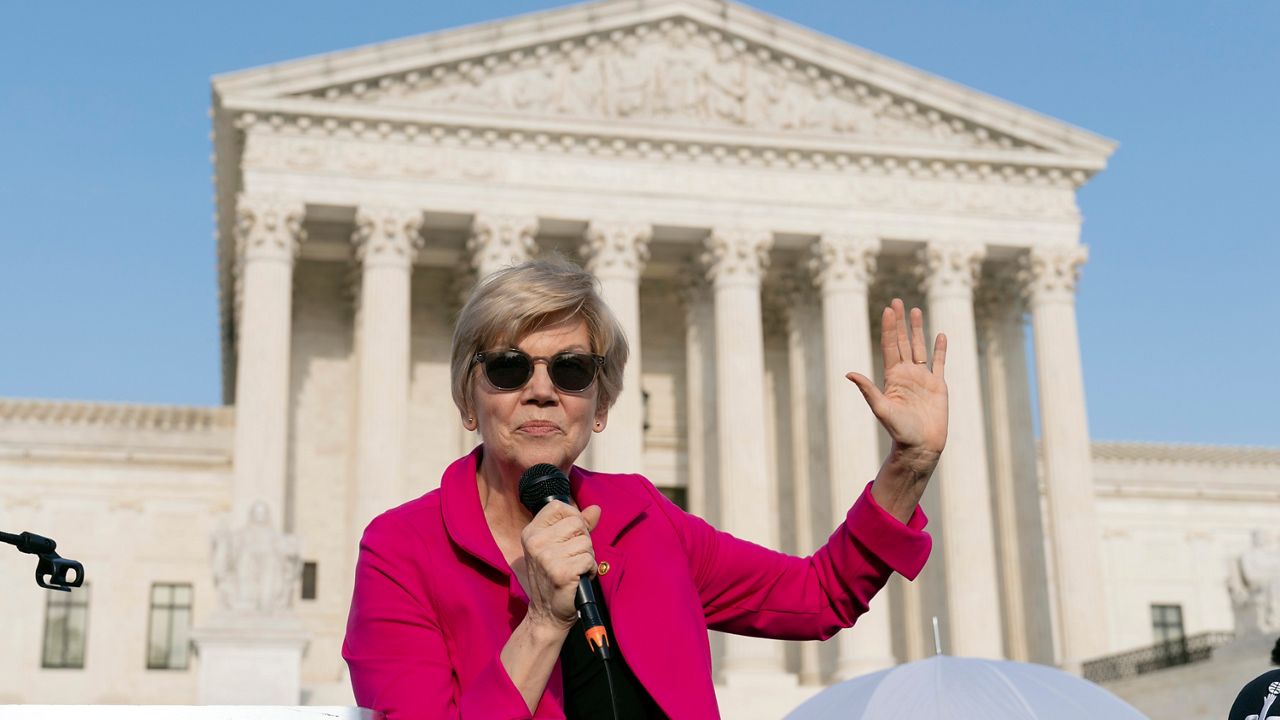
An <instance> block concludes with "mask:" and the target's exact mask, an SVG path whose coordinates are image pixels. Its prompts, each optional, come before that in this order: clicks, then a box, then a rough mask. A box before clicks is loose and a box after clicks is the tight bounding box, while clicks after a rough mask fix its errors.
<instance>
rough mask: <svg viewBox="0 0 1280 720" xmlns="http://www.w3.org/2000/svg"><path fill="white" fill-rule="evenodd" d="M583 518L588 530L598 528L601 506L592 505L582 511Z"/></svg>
mask: <svg viewBox="0 0 1280 720" xmlns="http://www.w3.org/2000/svg"><path fill="white" fill-rule="evenodd" d="M582 519H583V520H585V521H586V523H587V531H588V532H590V531H592V530H595V529H596V525H597V524H598V523H599V522H600V506H599V505H592V506H591V507H589V508H586V509H585V510H583V511H582Z"/></svg>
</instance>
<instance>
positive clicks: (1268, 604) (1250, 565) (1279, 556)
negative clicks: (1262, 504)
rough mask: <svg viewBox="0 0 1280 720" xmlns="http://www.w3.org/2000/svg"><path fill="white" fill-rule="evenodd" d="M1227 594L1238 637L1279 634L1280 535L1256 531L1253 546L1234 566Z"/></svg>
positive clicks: (1230, 574) (1270, 531)
mask: <svg viewBox="0 0 1280 720" xmlns="http://www.w3.org/2000/svg"><path fill="white" fill-rule="evenodd" d="M1227 590H1228V592H1230V594H1231V605H1232V608H1233V609H1234V611H1235V617H1236V633H1237V634H1239V635H1247V634H1254V633H1276V632H1280V533H1277V532H1276V531H1274V530H1264V529H1258V530H1254V531H1253V533H1252V546H1251V547H1250V548H1249V549H1248V550H1246V551H1245V552H1243V553H1242V554H1241V555H1240V556H1239V557H1238V558H1236V559H1235V560H1233V561H1232V562H1231V566H1230V569H1229V571H1228V573H1227Z"/></svg>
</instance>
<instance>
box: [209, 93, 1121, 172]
mask: <svg viewBox="0 0 1280 720" xmlns="http://www.w3.org/2000/svg"><path fill="white" fill-rule="evenodd" d="M224 109H225V111H227V112H229V113H232V114H233V117H234V125H235V127H236V128H237V129H239V130H241V131H242V132H245V133H246V134H247V135H249V136H250V137H259V138H269V137H294V138H299V137H301V138H309V139H313V140H335V139H346V140H361V141H366V142H368V141H373V142H379V143H381V142H387V143H393V142H394V143H410V144H413V145H423V146H431V147H451V148H462V149H471V150H496V151H501V152H506V151H510V150H513V149H517V150H526V151H537V152H545V153H550V154H564V155H576V156H582V155H587V156H594V157H602V158H634V159H645V160H658V161H664V162H672V161H675V162H679V161H685V162H692V163H700V164H704V163H712V164H716V165H722V166H725V167H730V168H741V167H766V168H782V169H798V170H828V171H845V172H853V173H858V174H865V175H881V176H897V177H909V178H912V179H923V180H936V179H943V180H961V181H970V182H987V183H993V184H1003V185H1017V186H1032V187H1045V188H1052V189H1062V190H1074V189H1076V188H1078V187H1080V186H1081V185H1083V184H1084V183H1085V182H1087V181H1088V179H1089V178H1090V177H1091V176H1092V175H1093V174H1094V173H1095V172H1097V171H1099V170H1101V169H1102V168H1103V167H1104V166H1105V162H1099V161H1096V160H1094V159H1090V158H1071V157H1063V156H1059V155H1052V154H1047V153H1041V152H1032V151H994V150H988V149H983V148H960V147H938V146H925V145H912V144H894V143H893V142H892V141H876V142H870V141H856V140H841V139H838V138H836V139H832V138H824V137H818V136H806V135H762V134H760V133H758V132H753V131H750V130H733V129H700V128H686V127H675V126H656V125H652V124H650V125H645V124H619V123H603V122H600V121H595V120H580V119H573V118H555V119H551V118H525V117H519V116H515V115H511V114H506V113H499V112H494V113H477V112H471V111H451V110H447V109H442V110H432V111H426V110H410V109H405V108H387V107H371V106H359V105H355V106H348V105H334V104H332V103H321V102H317V101H314V100H303V99H283V100H281V99H269V100H259V99H236V100H228V101H227V102H226V103H225V105H224Z"/></svg>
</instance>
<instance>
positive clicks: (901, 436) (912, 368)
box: [845, 298, 947, 481]
mask: <svg viewBox="0 0 1280 720" xmlns="http://www.w3.org/2000/svg"><path fill="white" fill-rule="evenodd" d="M909 317H910V323H911V325H910V328H908V327H907V322H908V314H907V312H906V308H905V307H904V306H903V303H902V300H900V299H898V298H894V300H893V303H892V304H891V306H890V307H887V308H885V309H884V312H883V313H882V314H881V316H880V351H881V353H882V354H883V355H884V389H883V390H881V389H880V388H878V387H876V384H875V383H874V382H872V381H871V380H870V379H868V378H867V377H866V376H865V375H861V374H859V373H855V372H851V373H848V374H846V375H845V377H847V378H849V379H850V380H852V381H853V383H854V384H855V385H857V386H858V389H859V390H861V391H862V395H863V397H865V398H866V400H867V404H868V405H869V406H870V407H871V412H872V413H874V414H875V416H876V419H878V420H879V421H880V424H881V425H883V426H884V429H885V430H886V431H888V433H889V438H890V439H891V440H892V441H893V449H892V451H891V452H890V458H889V460H888V461H886V465H888V464H889V463H891V462H892V463H897V464H898V465H899V466H900V467H901V468H902V469H905V470H906V471H908V472H909V474H910V475H911V476H913V478H914V479H916V480H924V481H927V480H928V477H929V475H930V474H931V473H932V472H933V469H934V467H935V466H936V465H937V464H938V458H939V456H940V455H941V454H942V448H943V447H944V446H945V445H946V444H947V383H946V380H945V379H944V371H945V369H946V360H947V336H946V335H943V334H941V333H939V334H938V336H937V339H936V340H935V341H934V345H933V354H932V355H933V367H932V368H931V367H930V366H929V351H928V345H927V344H926V343H925V339H924V314H923V313H921V312H920V308H912V309H911V313H910V316H909ZM881 475H882V476H883V475H884V471H883V470H882V472H881ZM878 479H879V478H878Z"/></svg>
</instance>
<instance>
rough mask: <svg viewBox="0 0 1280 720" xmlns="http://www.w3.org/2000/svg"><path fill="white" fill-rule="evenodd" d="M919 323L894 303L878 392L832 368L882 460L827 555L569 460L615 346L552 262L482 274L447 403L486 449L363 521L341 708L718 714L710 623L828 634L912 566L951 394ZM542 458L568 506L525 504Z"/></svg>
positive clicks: (560, 265) (584, 283) (571, 274)
mask: <svg viewBox="0 0 1280 720" xmlns="http://www.w3.org/2000/svg"><path fill="white" fill-rule="evenodd" d="M923 328H924V320H923V317H922V316H921V313H920V311H919V310H918V309H913V310H912V311H911V313H910V316H909V317H908V316H907V314H906V312H905V310H904V308H903V305H902V302H901V301H900V300H894V301H893V304H892V307H890V308H885V310H884V313H883V315H882V331H881V349H882V351H883V353H884V367H885V387H884V389H883V390H881V389H880V388H878V387H876V385H875V384H874V383H873V382H872V381H871V380H869V379H868V378H866V377H865V376H863V375H859V374H857V373H852V372H851V373H849V374H848V376H847V377H848V378H849V379H850V380H851V381H853V383H854V384H855V385H856V386H857V388H858V389H859V390H860V391H861V392H862V394H863V396H864V397H865V398H866V401H867V403H868V404H869V405H870V407H871V411H872V412H873V413H874V414H875V416H876V417H877V418H878V419H879V421H880V422H881V424H882V425H884V427H885V429H886V430H887V431H888V433H889V437H890V439H891V440H892V449H891V450H890V452H889V456H888V457H887V458H886V459H885V461H884V464H883V465H882V466H881V468H880V471H879V473H878V474H877V475H876V477H875V479H874V480H873V481H872V482H871V483H869V484H868V486H867V488H866V490H864V491H863V493H862V495H861V496H860V497H859V498H858V500H857V501H856V502H855V503H854V505H853V507H852V508H851V509H850V510H849V512H848V515H847V516H846V518H845V521H844V522H843V523H842V524H841V525H840V526H839V527H838V528H836V529H835V531H834V532H833V533H832V535H831V537H830V539H829V540H828V541H827V543H826V545H825V546H823V547H822V548H821V549H820V550H818V551H817V552H815V553H814V554H813V555H812V556H810V557H806V558H800V557H792V556H790V555H786V554H783V553H779V552H775V551H773V550H769V549H766V548H763V547H760V546H758V545H755V544H752V543H750V542H747V541H745V540H740V539H738V538H735V537H733V536H732V535H729V534H727V533H724V532H721V531H719V530H716V529H715V528H713V527H711V526H710V525H708V524H707V523H706V522H705V521H703V520H702V519H700V518H698V517H697V516H694V515H690V514H688V513H686V512H684V511H683V510H681V509H680V508H679V507H677V506H676V505H674V504H673V503H672V502H670V501H669V500H667V499H666V498H665V497H664V496H663V495H662V494H661V493H659V492H658V491H657V490H656V489H655V488H654V486H653V485H652V484H651V483H650V482H649V481H648V480H646V479H645V478H644V477H643V476H640V475H616V474H605V473H597V472H592V471H590V470H587V469H584V468H581V467H578V466H576V465H574V463H575V462H576V461H577V459H578V457H579V456H580V455H581V454H582V451H583V450H584V449H585V448H586V447H587V443H588V442H589V441H590V439H591V434H592V433H595V432H600V431H602V430H604V428H605V425H606V423H607V422H608V417H609V407H610V405H611V404H612V403H613V401H614V400H615V399H616V398H617V397H618V393H619V392H621V391H622V371H623V367H624V366H625V364H626V361H627V340H626V338H625V337H624V336H623V333H622V330H621V328H620V326H619V325H618V322H617V320H616V319H615V318H614V317H613V315H612V313H611V312H610V311H609V308H608V307H607V306H606V305H605V303H604V301H603V300H602V299H601V298H600V296H599V295H598V294H597V292H596V284H595V279H594V278H593V277H592V276H591V275H590V274H588V273H586V272H584V271H583V270H581V269H580V268H578V267H576V266H574V265H572V264H570V263H569V262H567V261H564V260H540V261H534V262H528V263H525V264H523V265H519V266H516V267H513V268H509V269H506V270H502V271H500V272H498V273H495V274H494V275H492V276H490V277H489V278H487V279H485V280H484V281H483V282H482V283H480V284H479V286H478V287H477V288H476V289H475V291H474V292H473V293H472V295H471V297H470V299H469V300H468V301H467V303H466V305H465V306H464V307H463V309H462V312H461V314H460V316H459V318H458V323H457V327H456V329H455V330H454V335H453V348H452V359H451V382H452V391H453V401H454V403H455V404H456V405H457V406H458V410H459V412H460V413H461V416H462V423H463V425H464V426H465V427H466V428H467V429H469V430H478V431H479V433H480V438H481V441H482V442H481V444H480V445H479V446H478V447H477V448H476V449H475V450H474V451H472V452H471V453H470V454H469V455H467V456H465V457H462V458H460V459H458V460H456V461H455V462H453V464H451V465H450V466H449V467H448V468H446V469H445V471H444V474H443V476H442V477H441V481H440V488H439V489H438V490H433V491H431V492H429V493H427V494H426V495H423V496H422V497H420V498H418V499H416V500H412V501H410V502H408V503H405V504H404V505H401V506H399V507H397V508H394V509H392V510H389V511H387V512H385V513H383V514H382V515H380V516H379V517H377V518H376V519H375V520H374V521H373V522H372V523H370V524H369V527H368V529H366V530H365V533H364V537H363V539H362V541H361V543H360V556H359V561H358V563H357V567H356V578H355V592H354V596H353V598H352V601H351V613H350V617H349V619H348V622H347V634H346V639H345V641H344V643H343V650H342V651H343V657H344V658H345V659H346V661H347V663H348V665H349V667H350V669H351V681H352V685H353V686H354V690H355V696H356V700H357V702H358V703H359V704H360V705H362V706H364V707H370V708H373V709H375V710H379V711H381V712H383V713H385V714H386V716H387V718H388V720H397V719H398V718H450V717H461V718H532V717H537V718H561V717H567V718H597V717H598V718H613V717H617V718H651V717H672V718H714V717H718V711H717V707H716V698H715V692H714V687H713V684H712V676H711V652H710V647H709V644H708V639H707V630H708V629H713V630H720V631H724V632H730V633H738V634H741V635H751V636H757V637H769V638H783V639H793V640H798V639H805V640H814V639H825V638H828V637H830V636H831V635H833V634H834V633H835V632H837V631H838V630H840V629H841V628H846V627H849V626H851V625H853V624H854V621H856V620H857V618H858V616H859V615H861V614H862V613H863V612H865V611H866V610H867V603H868V602H869V601H870V600H871V597H872V596H873V595H875V593H876V592H877V591H878V590H879V589H880V588H881V587H883V586H884V584H885V583H886V582H887V581H888V578H889V575H890V574H891V573H892V572H895V571H896V572H899V573H901V574H903V575H905V576H906V577H908V578H914V577H915V575H916V574H917V573H918V572H919V571H920V568H921V567H922V566H923V565H924V561H925V559H926V558H927V556H928V554H929V548H930V540H929V536H928V535H927V534H925V533H924V532H923V531H922V528H923V527H924V524H925V518H924V514H923V513H922V512H921V511H920V510H919V509H918V508H917V504H918V502H919V500H920V496H921V494H922V493H923V492H924V487H925V485H926V483H927V482H928V479H929V476H930V475H931V474H932V472H933V469H934V467H935V466H936V464H937V462H938V457H939V455H940V453H941V452H942V448H943V445H944V444H945V442H946V435H947V388H946V384H945V382H944V381H943V365H944V360H945V357H946V338H945V336H943V335H939V336H938V338H937V340H936V341H935V346H934V351H933V357H932V368H930V366H929V358H928V355H927V346H926V344H925V338H924V329H923ZM631 392H635V390H634V389H633V390H632V391H631ZM832 442H840V439H839V438H833V439H832ZM540 465H541V466H543V467H544V468H545V467H546V466H548V465H549V466H552V467H550V468H549V469H548V470H549V474H550V475H558V474H559V473H563V474H564V476H567V481H568V482H567V485H568V493H567V494H565V493H563V492H561V491H556V492H551V494H552V495H560V496H563V498H562V499H564V500H569V498H572V500H571V501H570V502H569V503H566V502H560V501H554V500H552V501H550V502H545V504H542V503H540V502H539V503H532V504H531V505H530V506H529V507H526V505H525V503H523V502H522V501H521V495H520V489H521V477H522V475H525V474H526V471H528V470H530V468H534V467H535V466H540ZM541 472H542V474H543V475H548V471H547V470H544V471H541ZM722 480H723V481H724V482H729V483H731V482H732V481H733V479H732V478H723V479H722ZM860 481H862V482H865V478H863V479H860V478H834V479H833V482H860ZM548 492H550V491H548ZM537 494H546V493H537ZM527 499H528V498H526V500H527ZM531 509H532V510H535V511H536V513H535V512H532V511H531ZM584 592H586V593H587V594H590V593H591V592H593V593H594V595H595V598H596V599H597V600H598V601H599V602H598V605H599V610H600V611H601V612H600V615H601V616H602V617H601V618H600V622H602V624H603V628H604V629H603V631H593V634H592V637H593V640H594V641H593V642H589V641H588V640H586V639H585V638H584V628H583V626H582V625H583V622H585V621H580V620H579V612H578V609H577V607H576V606H575V600H579V601H581V596H582V595H583V593H584ZM579 604H580V602H579ZM587 614H588V613H586V612H584V613H583V615H584V616H585V615H587ZM599 645H605V647H604V648H600V647H598V646H599ZM603 654H607V655H608V656H609V659H608V661H607V662H604V661H602V659H601V657H600V656H601V655H603Z"/></svg>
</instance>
